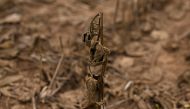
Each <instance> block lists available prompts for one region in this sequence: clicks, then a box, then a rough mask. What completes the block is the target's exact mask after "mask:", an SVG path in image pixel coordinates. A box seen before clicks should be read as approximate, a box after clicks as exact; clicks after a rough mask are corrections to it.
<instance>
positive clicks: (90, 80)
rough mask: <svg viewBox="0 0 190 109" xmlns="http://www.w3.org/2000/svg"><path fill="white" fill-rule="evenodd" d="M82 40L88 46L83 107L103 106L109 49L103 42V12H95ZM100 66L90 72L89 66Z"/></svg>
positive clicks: (90, 108) (96, 107) (89, 108)
mask: <svg viewBox="0 0 190 109" xmlns="http://www.w3.org/2000/svg"><path fill="white" fill-rule="evenodd" d="M83 42H84V43H85V44H86V46H87V47H88V48H89V52H90V59H89V71H90V72H89V73H88V76H87V78H86V88H87V103H86V104H85V106H84V107H83V108H84V109H103V108H104V101H103V97H104V94H103V93H104V90H103V89H104V74H105V71H106V65H107V56H108V54H109V53H110V50H109V49H108V48H106V47H105V46H104V45H103V44H104V42H103V13H99V14H97V15H96V16H95V17H94V18H93V19H92V21H91V23H90V27H89V31H88V32H86V33H85V34H84V36H83ZM96 66H101V67H100V68H101V70H100V72H96V73H95V72H92V71H91V67H96Z"/></svg>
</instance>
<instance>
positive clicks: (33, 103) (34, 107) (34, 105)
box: [32, 94, 37, 109]
mask: <svg viewBox="0 0 190 109" xmlns="http://www.w3.org/2000/svg"><path fill="white" fill-rule="evenodd" d="M32 106H33V109H37V106H36V98H35V94H34V95H33V97H32Z"/></svg>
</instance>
